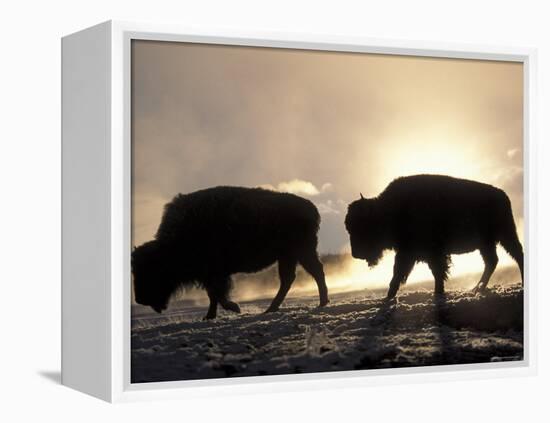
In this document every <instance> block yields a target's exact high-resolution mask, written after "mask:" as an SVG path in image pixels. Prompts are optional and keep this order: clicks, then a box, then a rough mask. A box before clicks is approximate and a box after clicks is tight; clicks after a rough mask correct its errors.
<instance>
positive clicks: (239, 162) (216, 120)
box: [132, 41, 523, 290]
mask: <svg viewBox="0 0 550 423" xmlns="http://www.w3.org/2000/svg"><path fill="white" fill-rule="evenodd" d="M132 142H133V144H132V145H133V196H132V201H133V227H132V232H133V244H134V245H140V244H142V243H143V242H145V241H147V240H150V239H152V238H153V237H154V234H155V232H156V229H157V227H158V225H159V222H160V218H161V215H162V208H163V206H164V204H165V203H167V202H168V201H170V200H171V198H172V197H173V196H174V195H176V194H177V193H180V192H181V193H187V192H192V191H196V190H198V189H202V188H206V187H211V186H216V185H240V186H249V187H255V186H262V187H266V188H270V189H274V190H280V191H288V192H294V193H296V194H298V195H301V196H303V197H306V198H308V199H310V200H311V201H313V202H314V203H315V204H316V205H317V207H318V209H319V212H320V213H321V219H322V224H321V230H320V234H319V240H320V245H319V252H320V254H321V255H322V254H328V253H343V252H348V251H349V239H348V234H347V232H346V230H345V227H344V217H345V214H346V210H347V205H348V204H349V203H350V202H352V201H354V200H356V199H357V198H359V193H360V192H361V193H363V195H365V196H369V197H371V196H376V195H378V194H379V193H380V192H381V191H382V190H383V189H384V188H385V187H386V186H387V184H388V183H389V182H391V181H392V180H393V179H395V178H396V177H399V176H404V175H412V174H418V173H438V174H447V175H452V176H457V177H463V178H468V179H473V180H477V181H482V182H487V183H490V184H492V185H495V186H497V187H499V188H502V189H504V190H505V191H506V193H507V194H508V195H509V197H510V199H511V201H512V205H513V211H514V217H515V219H516V222H517V224H518V232H519V235H520V240H522V242H523V165H522V163H523V147H522V145H523V68H522V64H521V63H511V62H491V61H476V60H457V59H440V58H419V57H405V56H389V55H374V54H371V55H368V54H351V53H337V52H312V51H302V50H285V49H267V48H250V47H233V46H212V45H200V44H186V43H168V42H152V41H134V42H133V47H132ZM498 254H499V258H500V262H499V268H501V267H504V266H507V265H511V264H512V263H513V262H512V260H511V259H510V258H509V257H508V255H507V254H506V253H505V252H504V251H503V250H502V249H501V248H500V247H499V250H498ZM392 256H393V253H391V252H389V253H388V254H387V255H386V256H385V257H384V259H383V260H382V261H381V262H380V264H379V265H378V266H377V267H375V268H372V269H369V268H368V266H367V265H366V263H365V262H364V261H359V260H353V259H350V260H349V265H348V266H347V267H346V269H345V271H342V272H341V274H339V275H332V276H330V275H327V283H328V285H329V288H330V289H332V290H339V289H341V290H349V289H352V288H358V289H363V288H368V287H369V286H375V285H387V282H388V281H389V279H390V278H391V274H392V265H393V259H392ZM453 262H454V265H453V267H452V269H451V275H452V276H456V275H463V274H467V273H472V272H476V273H481V271H482V270H483V262H482V260H481V257H480V256H479V254H478V253H477V252H476V253H471V254H466V255H462V256H454V257H453ZM431 277H432V276H431V273H430V271H429V269H428V268H427V266H423V265H419V266H417V267H416V268H415V269H414V271H413V273H412V274H411V276H410V278H409V282H410V283H414V282H418V281H422V280H426V279H430V278H431ZM518 280H519V272H518ZM312 284H313V282H312ZM312 287H313V285H312Z"/></svg>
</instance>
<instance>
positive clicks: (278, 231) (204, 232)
mask: <svg viewBox="0 0 550 423" xmlns="http://www.w3.org/2000/svg"><path fill="white" fill-rule="evenodd" d="M319 220H320V217H319V213H318V211H317V208H316V207H315V206H314V205H313V203H311V202H310V201H308V200H306V199H304V198H301V197H298V196H296V195H293V194H288V193H279V192H274V191H269V190H265V189H261V188H240V187H216V188H209V189H205V190H201V191H197V192H194V193H191V194H187V195H183V194H179V195H177V196H176V197H175V198H174V199H173V200H172V201H171V202H170V203H168V204H167V205H166V206H165V208H164V215H163V217H162V221H161V223H160V226H159V228H158V231H157V234H156V236H155V239H154V240H153V241H149V242H146V243H145V244H143V245H141V246H139V247H137V248H135V249H134V251H133V253H132V273H133V276H134V292H135V299H136V301H137V302H138V303H139V304H143V305H149V306H151V307H152V308H153V309H154V310H155V311H157V312H159V313H160V312H161V311H162V310H164V309H165V308H166V307H167V305H168V301H169V299H170V296H171V295H172V294H173V293H174V292H175V291H176V290H177V289H178V288H180V287H186V286H193V285H195V286H199V287H202V288H205V289H206V292H207V293H208V297H209V299H210V307H209V308H208V313H207V314H206V317H205V318H206V319H213V318H215V317H216V311H217V305H218V304H220V305H221V306H222V307H223V308H224V309H226V310H231V311H234V312H237V313H239V312H240V308H239V306H238V304H236V303H234V302H232V301H230V300H229V291H230V288H231V275H232V274H234V273H240V272H243V273H252V272H258V271H260V270H262V269H264V268H266V267H268V266H270V265H271V264H273V263H275V262H278V265H279V277H280V281H281V285H280V288H279V291H278V292H277V295H276V296H275V298H274V299H273V301H272V303H271V305H270V306H269V308H268V309H267V311H268V312H271V311H277V310H278V308H279V306H280V305H281V303H282V302H283V300H284V298H285V296H286V294H287V292H288V290H289V289H290V286H291V285H292V282H294V279H295V277H296V265H297V264H298V263H300V264H301V265H302V266H303V267H304V269H305V270H306V271H307V272H308V273H310V274H311V275H312V276H313V278H314V279H315V282H317V286H318V288H319V298H320V305H321V306H324V305H325V304H327V302H328V296H327V286H326V284H325V275H324V272H323V265H322V264H321V262H320V261H319V258H318V256H317V232H318V230H319Z"/></svg>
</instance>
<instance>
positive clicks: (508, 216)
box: [499, 197, 523, 283]
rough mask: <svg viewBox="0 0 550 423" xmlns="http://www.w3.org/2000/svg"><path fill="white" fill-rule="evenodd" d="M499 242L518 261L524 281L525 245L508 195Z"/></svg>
mask: <svg viewBox="0 0 550 423" xmlns="http://www.w3.org/2000/svg"><path fill="white" fill-rule="evenodd" d="M499 232H500V234H499V235H500V236H499V242H500V244H501V245H502V246H503V247H504V249H505V250H506V252H507V253H508V254H510V256H511V257H512V258H513V259H514V260H515V261H516V263H517V264H518V267H519V270H520V272H521V281H522V283H523V247H522V246H521V243H520V242H519V238H518V233H517V229H516V223H515V221H514V215H513V213H512V205H511V204H510V200H509V199H508V197H506V206H505V209H504V219H503V221H502V225H501V228H500V231H499Z"/></svg>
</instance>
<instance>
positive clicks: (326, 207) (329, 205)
mask: <svg viewBox="0 0 550 423" xmlns="http://www.w3.org/2000/svg"><path fill="white" fill-rule="evenodd" d="M315 205H316V206H317V209H319V213H321V214H340V213H341V211H340V210H339V209H338V208H337V207H336V204H335V203H334V201H332V200H327V201H325V202H323V203H316V204H315Z"/></svg>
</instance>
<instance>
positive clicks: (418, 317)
mask: <svg viewBox="0 0 550 423" xmlns="http://www.w3.org/2000/svg"><path fill="white" fill-rule="evenodd" d="M497 283H498V282H497ZM455 288H456V287H455ZM432 289H433V282H432V283H431V284H416V285H412V286H409V287H406V288H404V289H403V290H402V291H400V293H399V297H398V300H397V301H391V302H387V301H386V300H384V298H383V297H384V294H385V290H376V291H373V290H369V291H357V292H347V293H341V294H333V295H331V302H330V303H329V305H328V306H326V307H324V308H321V309H319V308H316V305H317V301H318V298H317V296H311V297H301V298H287V299H286V300H285V302H284V303H283V306H282V308H281V310H280V311H279V312H276V313H271V314H263V311H264V310H265V309H266V308H267V306H268V305H269V303H270V300H271V299H270V298H269V299H264V300H255V301H249V302H241V303H240V305H241V309H242V313H241V314H240V315H237V314H233V313H230V312H225V311H221V310H220V311H219V312H218V313H219V315H218V318H217V319H216V320H213V321H202V317H203V316H204V314H205V313H206V307H205V306H200V307H198V306H194V305H192V304H188V303H185V302H180V303H179V304H177V305H175V306H172V307H171V308H170V309H169V310H167V311H168V313H166V312H165V314H162V315H158V314H154V313H152V312H150V311H149V310H150V309H148V308H145V307H141V306H133V310H132V337H131V344H132V359H131V368H132V382H133V383H138V382H154V381H172V380H188V379H205V378H224V377H230V376H231V377H234V376H251V375H273V374H289V373H306V372H321V371H340V370H353V369H375V368H388V367H409V366H428V365H441V364H455V363H482V362H491V361H504V360H521V359H522V358H523V289H522V288H521V285H520V284H511V285H498V284H495V285H493V286H492V287H491V289H490V291H488V292H487V293H486V294H483V295H480V294H478V295H477V296H475V295H473V294H471V293H470V292H469V291H468V290H465V289H454V290H453V286H452V284H451V285H449V288H448V292H447V294H446V296H445V297H444V298H441V299H439V298H434V296H433V294H432Z"/></svg>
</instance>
